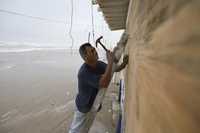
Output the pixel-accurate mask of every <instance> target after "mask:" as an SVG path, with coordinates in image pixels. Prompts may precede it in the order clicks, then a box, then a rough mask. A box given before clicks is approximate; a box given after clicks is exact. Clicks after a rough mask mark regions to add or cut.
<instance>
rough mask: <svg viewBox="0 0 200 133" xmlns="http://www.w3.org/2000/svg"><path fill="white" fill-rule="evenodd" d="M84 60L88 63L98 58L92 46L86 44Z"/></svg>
mask: <svg viewBox="0 0 200 133" xmlns="http://www.w3.org/2000/svg"><path fill="white" fill-rule="evenodd" d="M85 51H86V52H85V60H86V61H87V62H90V63H94V62H96V61H97V60H98V58H99V57H98V54H97V51H96V49H95V48H94V47H92V46H88V47H86V49H85Z"/></svg>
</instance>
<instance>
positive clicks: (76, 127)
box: [69, 108, 97, 133]
mask: <svg viewBox="0 0 200 133" xmlns="http://www.w3.org/2000/svg"><path fill="white" fill-rule="evenodd" d="M96 114H97V112H96V111H93V110H92V109H91V111H89V112H88V113H82V112H80V111H78V109H77V108H76V109H75V112H74V118H73V121H72V124H71V127H70V129H69V133H88V132H89V130H90V128H91V126H92V124H93V121H94V119H95V116H96Z"/></svg>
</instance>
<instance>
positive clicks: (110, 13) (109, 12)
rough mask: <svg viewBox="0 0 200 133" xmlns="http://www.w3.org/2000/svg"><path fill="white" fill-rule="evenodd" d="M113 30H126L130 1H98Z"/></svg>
mask: <svg viewBox="0 0 200 133" xmlns="http://www.w3.org/2000/svg"><path fill="white" fill-rule="evenodd" d="M97 3H98V5H99V7H100V9H101V11H102V12H103V15H104V18H105V20H106V22H107V23H108V26H109V28H110V29H111V30H120V29H125V27H126V17H127V13H128V5H129V0H97Z"/></svg>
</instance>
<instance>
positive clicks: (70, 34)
mask: <svg viewBox="0 0 200 133" xmlns="http://www.w3.org/2000/svg"><path fill="white" fill-rule="evenodd" d="M73 15H74V4H73V0H71V18H70V20H71V21H70V28H69V37H70V39H71V41H72V44H71V46H70V49H71V54H72V53H73V51H72V50H73V49H72V48H73V46H74V38H73V36H72V27H73Z"/></svg>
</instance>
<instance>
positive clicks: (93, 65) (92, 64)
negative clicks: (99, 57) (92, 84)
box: [85, 62, 97, 69]
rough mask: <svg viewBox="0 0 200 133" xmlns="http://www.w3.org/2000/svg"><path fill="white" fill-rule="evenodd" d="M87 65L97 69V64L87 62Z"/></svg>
mask: <svg viewBox="0 0 200 133" xmlns="http://www.w3.org/2000/svg"><path fill="white" fill-rule="evenodd" d="M85 63H86V64H87V65H89V66H90V67H91V68H93V69H95V68H96V65H97V62H85Z"/></svg>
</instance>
